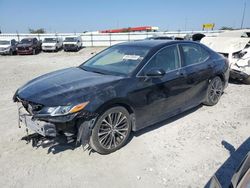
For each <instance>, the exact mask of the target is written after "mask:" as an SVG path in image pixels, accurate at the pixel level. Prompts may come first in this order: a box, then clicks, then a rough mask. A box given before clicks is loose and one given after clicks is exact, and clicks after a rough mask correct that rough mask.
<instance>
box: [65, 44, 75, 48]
mask: <svg viewBox="0 0 250 188" xmlns="http://www.w3.org/2000/svg"><path fill="white" fill-rule="evenodd" d="M64 46H66V47H75V45H74V44H64Z"/></svg>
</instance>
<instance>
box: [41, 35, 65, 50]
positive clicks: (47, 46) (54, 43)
mask: <svg viewBox="0 0 250 188" xmlns="http://www.w3.org/2000/svg"><path fill="white" fill-rule="evenodd" d="M62 47H63V40H62V38H61V37H46V38H44V40H43V43H42V50H43V51H54V52H57V51H58V50H60V49H61V48H62Z"/></svg>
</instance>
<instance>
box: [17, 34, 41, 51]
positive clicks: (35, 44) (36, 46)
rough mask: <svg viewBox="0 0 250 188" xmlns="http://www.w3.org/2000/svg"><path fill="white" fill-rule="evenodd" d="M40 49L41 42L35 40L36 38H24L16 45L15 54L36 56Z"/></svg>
mask: <svg viewBox="0 0 250 188" xmlns="http://www.w3.org/2000/svg"><path fill="white" fill-rule="evenodd" d="M41 49H42V43H41V41H39V40H37V38H24V39H22V40H21V41H20V43H19V44H18V45H17V54H18V55H22V54H33V55H35V54H37V53H39V52H40V51H41Z"/></svg>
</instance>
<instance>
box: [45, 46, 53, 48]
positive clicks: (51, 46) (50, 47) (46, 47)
mask: <svg viewBox="0 0 250 188" xmlns="http://www.w3.org/2000/svg"><path fill="white" fill-rule="evenodd" d="M44 47H45V48H52V46H44Z"/></svg>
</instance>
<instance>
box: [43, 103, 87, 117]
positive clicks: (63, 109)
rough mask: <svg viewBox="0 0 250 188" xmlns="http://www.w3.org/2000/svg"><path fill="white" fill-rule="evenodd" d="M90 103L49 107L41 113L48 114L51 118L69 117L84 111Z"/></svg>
mask: <svg viewBox="0 0 250 188" xmlns="http://www.w3.org/2000/svg"><path fill="white" fill-rule="evenodd" d="M88 103H89V102H84V103H80V104H77V105H70V106H57V107H47V108H45V109H44V110H42V112H41V113H46V114H49V115H51V116H61V115H67V114H72V113H76V112H79V111H81V110H82V109H84V107H85V106H87V104H88Z"/></svg>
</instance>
